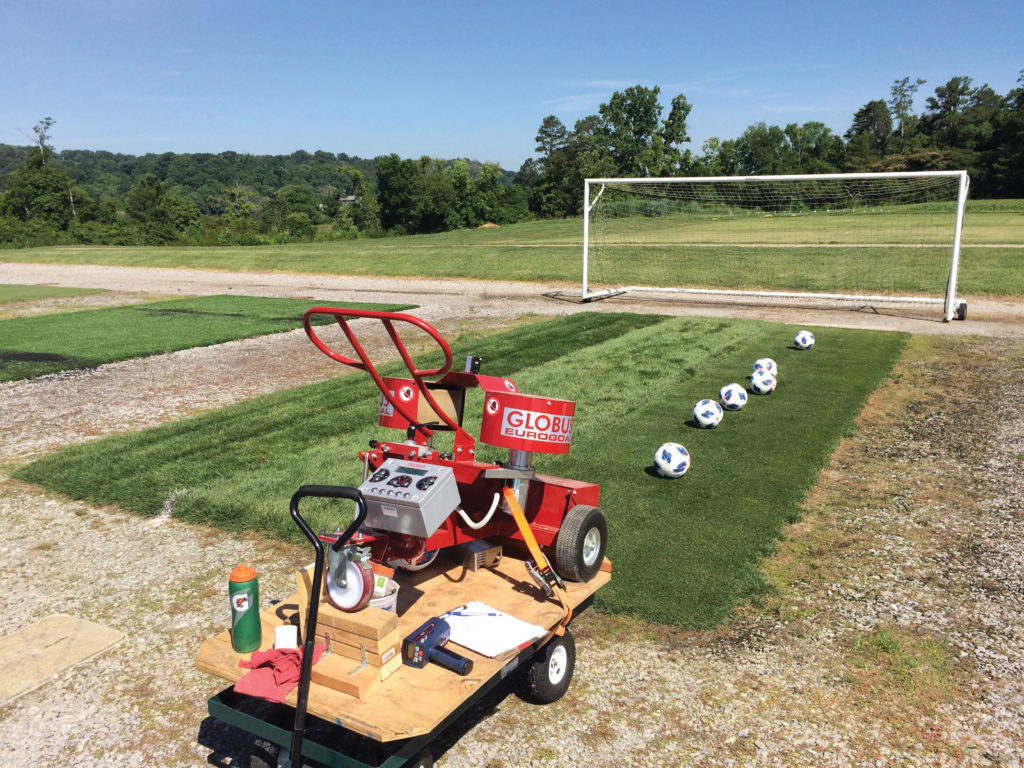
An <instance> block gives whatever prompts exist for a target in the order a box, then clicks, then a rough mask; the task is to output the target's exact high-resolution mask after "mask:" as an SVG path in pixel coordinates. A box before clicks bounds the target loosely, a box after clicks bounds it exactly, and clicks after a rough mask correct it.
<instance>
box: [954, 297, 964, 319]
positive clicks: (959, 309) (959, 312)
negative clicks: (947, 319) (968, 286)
mask: <svg viewBox="0 0 1024 768" xmlns="http://www.w3.org/2000/svg"><path fill="white" fill-rule="evenodd" d="M954 317H955V318H956V319H957V320H966V319H967V302H966V301H961V302H960V303H959V304H957V305H956V309H955V310H954Z"/></svg>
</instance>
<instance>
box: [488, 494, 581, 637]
mask: <svg viewBox="0 0 1024 768" xmlns="http://www.w3.org/2000/svg"><path fill="white" fill-rule="evenodd" d="M502 493H503V494H504V496H505V505H506V506H507V507H508V511H509V512H510V513H511V514H512V517H513V518H514V519H515V521H516V525H517V526H518V527H519V533H520V534H522V537H523V541H525V542H526V547H527V549H529V550H530V556H531V557H532V558H533V563H530V562H527V564H526V569H527V570H528V571H530V575H531V576H533V577H534V578H535V579H537V580H538V584H539V585H540V586H542V587H543V588H544V591H546V592H547V593H548V594H549V595H551V594H553V595H554V596H555V597H557V598H558V602H559V603H561V604H562V608H564V609H565V616H563V617H562V620H561V621H560V622H559V623H558V625H557V626H556V627H555V628H554V630H552V633H551V634H554V635H561V634H563V633H564V632H565V628H566V627H567V626H569V621H570V620H571V619H572V607H571V606H570V605H569V603H568V602H566V600H565V587H564V586H563V585H562V580H561V579H560V578H559V576H558V574H557V573H555V571H554V569H553V568H552V567H551V564H550V563H549V562H548V559H547V557H546V556H545V555H544V552H543V551H542V550H541V548H540V545H539V544H538V543H537V538H536V537H535V536H534V535H533V531H532V530H530V524H529V523H528V522H527V521H526V515H525V514H524V513H523V508H522V507H521V506H520V505H519V499H517V498H516V493H515V491H514V490H512V489H511V488H509V487H508V486H506V487H504V488H502ZM531 567H532V569H533V570H531Z"/></svg>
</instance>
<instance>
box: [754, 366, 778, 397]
mask: <svg viewBox="0 0 1024 768" xmlns="http://www.w3.org/2000/svg"><path fill="white" fill-rule="evenodd" d="M776 383H777V380H776V378H775V377H774V376H772V374H771V372H770V371H769V370H768V369H767V368H761V369H760V370H757V371H754V372H753V373H752V374H751V375H750V388H751V389H752V390H754V392H756V393H757V394H759V395H769V394H771V393H772V392H774V391H775V385H776Z"/></svg>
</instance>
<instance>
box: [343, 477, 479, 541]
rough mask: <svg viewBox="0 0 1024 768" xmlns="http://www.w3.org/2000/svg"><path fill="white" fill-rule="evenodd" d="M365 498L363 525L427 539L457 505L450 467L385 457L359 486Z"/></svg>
mask: <svg viewBox="0 0 1024 768" xmlns="http://www.w3.org/2000/svg"><path fill="white" fill-rule="evenodd" d="M359 490H360V491H362V493H363V498H364V499H365V500H366V523H365V524H366V525H367V526H368V527H370V528H376V529H378V530H384V531H394V532H395V533H407V534H409V535H410V536H420V537H422V538H424V539H425V538H427V537H428V536H430V535H431V534H433V533H434V531H436V530H437V529H438V527H439V526H440V525H441V523H443V522H444V521H445V518H447V517H448V515H450V514H451V513H452V511H453V510H454V509H455V508H456V507H457V506H459V503H460V502H461V500H462V499H461V497H460V495H459V488H458V485H457V484H456V482H455V473H454V472H453V471H452V468H451V467H439V466H437V465H434V464H424V463H423V462H421V461H412V460H404V459H393V458H392V459H388V460H386V461H385V462H384V463H383V464H381V465H380V467H378V469H377V471H376V472H374V473H373V474H372V475H370V477H368V478H366V480H364V481H363V483H362V485H360V486H359Z"/></svg>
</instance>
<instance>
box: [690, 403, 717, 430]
mask: <svg viewBox="0 0 1024 768" xmlns="http://www.w3.org/2000/svg"><path fill="white" fill-rule="evenodd" d="M723 413H724V411H723V410H722V406H720V405H719V404H718V403H716V402H715V401H714V400H708V399H707V398H705V399H703V400H701V401H700V402H699V403H697V404H696V405H695V406H693V420H694V421H695V422H697V426H698V427H700V428H701V429H714V428H715V427H717V426H718V425H719V424H721V423H722V414H723Z"/></svg>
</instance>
